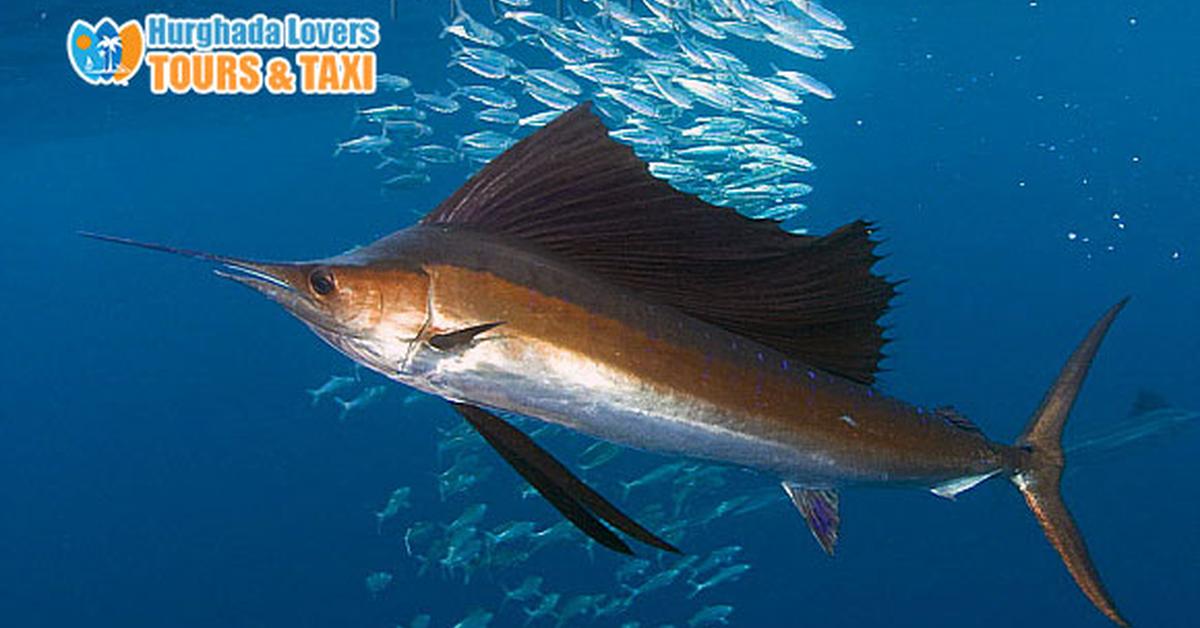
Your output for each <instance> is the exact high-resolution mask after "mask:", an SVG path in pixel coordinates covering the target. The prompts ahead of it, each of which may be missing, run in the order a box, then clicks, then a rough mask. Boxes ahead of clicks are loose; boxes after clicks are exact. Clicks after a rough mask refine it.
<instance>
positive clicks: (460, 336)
mask: <svg viewBox="0 0 1200 628" xmlns="http://www.w3.org/2000/svg"><path fill="white" fill-rule="evenodd" d="M503 324H504V321H497V322H494V323H484V324H482V325H474V326H472V327H467V328H465V329H459V330H455V331H451V332H447V333H444V334H435V335H434V336H433V337H431V338H430V339H429V345H430V346H431V347H433V348H434V349H437V350H438V351H453V350H455V349H458V348H461V347H464V346H466V345H469V344H471V343H472V342H475V338H476V336H478V335H479V334H482V333H484V332H486V331H491V330H493V329H495V328H497V327H499V326H501V325H503Z"/></svg>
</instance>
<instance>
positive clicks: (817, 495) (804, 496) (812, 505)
mask: <svg viewBox="0 0 1200 628" xmlns="http://www.w3.org/2000/svg"><path fill="white" fill-rule="evenodd" d="M783 490H784V491H786V492H787V495H788V497H789V498H791V500H792V504H794V505H795V506H796V509H797V510H799V511H800V514H801V515H804V521H805V522H807V523H808V529H809V530H811V531H812V534H813V538H815V539H817V543H819V544H820V545H821V549H823V550H825V553H826V554H829V555H830V556H833V551H834V549H836V547H837V541H838V527H839V526H840V525H841V523H842V517H841V515H840V514H838V493H837V491H835V490H833V489H814V488H805V487H803V486H801V485H799V484H795V483H792V482H784V483H783Z"/></svg>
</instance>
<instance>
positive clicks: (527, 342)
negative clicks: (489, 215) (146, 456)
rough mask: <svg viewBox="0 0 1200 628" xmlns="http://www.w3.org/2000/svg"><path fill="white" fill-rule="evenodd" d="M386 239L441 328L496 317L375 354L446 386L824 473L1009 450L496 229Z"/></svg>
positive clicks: (898, 477) (944, 475)
mask: <svg viewBox="0 0 1200 628" xmlns="http://www.w3.org/2000/svg"><path fill="white" fill-rule="evenodd" d="M852 228H855V229H857V228H859V226H857V225H856V226H854V227H852ZM860 235H861V239H862V240H863V241H865V235H866V234H865V231H861V232H860ZM858 239H860V238H858V237H855V238H851V239H850V240H849V241H853V240H858ZM376 247H378V248H379V249H385V248H386V249H390V250H393V251H404V253H402V254H407V255H414V256H415V257H416V258H418V259H420V260H422V264H423V266H422V268H423V269H424V272H425V273H426V275H427V277H428V281H429V288H428V290H429V298H428V300H427V303H428V308H429V311H428V315H427V324H428V333H430V334H431V336H437V335H438V334H442V333H447V332H453V331H455V330H462V329H472V328H475V327H477V326H479V325H481V324H488V323H493V322H498V323H500V324H498V325H496V326H495V327H492V328H490V329H488V330H486V331H481V332H480V333H479V334H477V335H474V336H473V337H472V338H471V340H470V342H465V343H463V344H461V345H459V346H456V347H453V348H449V349H439V348H437V347H435V346H433V345H430V344H425V345H419V346H417V347H415V348H413V350H412V351H411V353H408V354H407V355H406V356H405V357H404V358H402V359H401V360H399V361H398V362H397V361H395V360H390V361H389V362H388V364H391V365H394V366H395V368H392V369H385V368H379V367H380V366H381V365H376V367H377V368H379V370H380V371H381V372H383V373H384V374H385V375H388V376H389V377H392V378H394V379H397V380H400V381H402V382H404V383H406V384H409V385H411V386H413V387H415V388H418V389H421V390H424V391H426V392H430V393H433V394H436V395H439V396H441V397H445V398H447V399H452V400H460V401H465V402H469V403H475V404H480V405H484V406H488V407H492V408H500V409H504V410H507V411H512V412H516V413H519V414H524V415H528V416H533V417H537V418H540V419H543V420H546V421H550V422H554V423H558V424H561V425H564V426H567V427H570V428H572V429H575V430H578V431H580V432H584V433H587V434H589V435H592V436H595V437H598V438H603V439H606V440H609V441H613V442H616V443H620V444H623V445H628V446H632V447H637V448H641V449H648V450H653V451H659V452H664V453H676V454H684V455H688V456H693V457H698V458H705V459H709V460H714V461H719V462H726V463H732V464H736V465H740V466H745V467H751V468H755V469H759V470H762V471H765V472H768V473H771V474H773V475H775V476H777V477H779V478H781V479H783V480H787V481H791V482H796V483H800V484H804V485H805V486H814V487H826V488H833V487H836V486H840V485H843V484H847V483H876V482H880V483H900V482H904V483H912V484H918V485H925V486H929V487H931V488H932V487H936V486H940V485H943V484H944V483H946V482H948V481H952V480H955V479H959V478H963V477H973V476H978V475H981V474H987V473H989V472H992V471H994V470H996V469H999V468H1001V467H1002V465H1003V464H1004V462H1005V454H1006V452H1008V450H1009V448H1008V447H1005V446H1000V445H997V444H995V443H991V442H990V441H988V440H987V439H985V438H984V437H983V436H982V435H981V434H980V433H979V432H978V430H974V429H971V428H970V427H964V426H962V425H957V424H954V423H952V422H950V421H949V420H947V419H946V418H944V417H943V415H942V414H940V413H939V412H925V411H923V410H919V409H917V408H915V407H913V406H910V405H908V404H904V403H902V402H899V401H896V400H892V399H889V398H887V397H885V396H883V395H881V394H879V393H877V392H875V391H874V390H873V389H872V388H870V387H869V386H866V385H864V384H861V383H858V382H855V381H853V380H850V379H846V378H844V377H841V376H838V375H834V374H831V373H829V372H827V371H824V370H821V369H818V368H817V367H815V366H812V365H810V364H806V363H805V362H803V361H800V360H798V359H795V358H793V357H789V356H788V355H787V354H784V353H782V352H780V351H778V350H776V349H774V348H771V347H769V346H767V345H764V344H762V343H760V342H756V341H754V340H751V339H748V338H746V337H744V336H741V335H738V334H735V333H733V332H730V331H728V330H726V329H724V328H722V327H719V326H717V325H713V324H711V323H707V322H704V321H702V320H698V319H696V318H693V317H690V316H688V315H686V314H684V313H682V312H680V311H678V310H677V309H675V308H672V307H669V306H665V305H661V304H658V303H653V302H649V301H646V300H645V299H644V298H640V297H639V295H637V294H636V293H634V292H632V291H630V290H627V289H624V288H622V287H620V286H617V285H614V284H612V283H611V282H606V281H604V280H603V278H601V277H597V276H595V275H593V274H591V273H587V272H583V271H580V270H579V269H578V268H575V267H572V266H570V265H567V264H563V263H561V262H559V261H557V260H555V259H553V258H551V257H548V256H547V255H545V254H542V253H537V252H530V251H528V250H526V249H524V248H522V247H520V246H515V245H513V244H512V243H510V242H505V241H502V240H500V239H497V238H495V237H492V236H488V235H484V234H479V233H471V232H456V231H454V230H443V229H440V228H436V227H427V226H418V227H414V228H412V229H409V230H406V231H404V232H401V233H400V234H397V235H395V236H393V237H392V238H390V239H388V240H385V241H383V242H382V243H380V244H377V245H375V246H373V247H368V248H367V249H365V250H360V251H358V252H356V253H355V255H360V256H364V257H369V256H371V255H373V254H374V253H375V250H373V249H375V248H376ZM401 344H403V343H401ZM406 349H407V347H406V346H405V347H400V346H397V347H396V351H395V354H399V353H401V352H402V351H404V350H406Z"/></svg>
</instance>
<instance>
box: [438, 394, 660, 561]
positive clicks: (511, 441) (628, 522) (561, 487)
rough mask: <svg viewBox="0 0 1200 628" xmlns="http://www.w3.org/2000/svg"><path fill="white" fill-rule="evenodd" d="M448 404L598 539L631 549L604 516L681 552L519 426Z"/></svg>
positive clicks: (640, 536)
mask: <svg viewBox="0 0 1200 628" xmlns="http://www.w3.org/2000/svg"><path fill="white" fill-rule="evenodd" d="M451 405H453V406H454V409H455V410H456V411H458V413H459V414H460V415H462V417H463V418H464V419H466V420H467V422H468V423H470V424H471V427H474V428H475V430H476V431H477V432H479V434H480V436H483V438H484V440H486V441H487V442H488V444H489V445H491V446H492V447H493V448H494V449H495V450H496V452H497V453H499V454H500V456H501V457H503V458H504V460H505V461H506V462H508V464H509V465H511V466H512V468H513V469H514V470H516V472H517V473H519V474H521V477H523V478H525V480H526V481H527V482H529V484H530V485H531V486H533V488H535V489H537V491H538V493H541V495H542V496H543V497H545V498H546V500H547V501H549V502H550V505H552V506H554V508H555V509H557V510H558V511H559V512H560V513H562V514H563V516H564V517H566V518H567V520H569V521H570V522H571V523H572V524H574V525H575V527H577V528H579V529H580V531H582V532H583V533H584V534H587V535H588V536H589V537H591V538H592V539H595V541H596V542H597V543H600V544H601V545H603V546H605V547H607V548H609V549H611V550H613V551H616V552H620V553H622V554H632V553H633V551H632V550H631V549H630V548H629V546H628V545H627V544H626V543H625V542H624V541H622V540H621V539H620V538H619V537H618V536H617V535H616V534H615V533H613V531H612V530H611V529H609V528H608V526H605V525H604V523H602V522H601V520H603V521H604V522H607V523H608V524H609V525H611V526H612V527H614V528H616V529H617V530H620V531H621V532H624V533H625V534H628V535H629V536H631V537H633V538H635V539H637V540H638V541H641V542H642V543H645V544H647V545H650V546H652V547H656V548H658V549H661V550H665V551H668V552H675V553H679V550H678V549H677V548H676V547H675V546H673V545H671V544H670V543H667V542H666V541H664V540H662V539H661V538H659V537H657V536H655V535H654V533H652V532H650V531H649V530H647V529H646V528H644V527H642V526H641V525H640V524H638V523H637V522H636V521H634V520H633V519H631V518H630V517H629V516H628V515H626V514H625V513H623V512H621V511H620V510H618V509H617V507H616V506H613V505H612V503H611V502H609V501H608V500H607V499H605V498H604V496H602V495H600V494H599V493H597V492H596V491H594V490H592V488H591V487H589V486H588V485H587V484H584V483H583V481H582V480H580V479H579V478H577V477H575V475H574V474H572V473H571V471H570V470H569V469H567V468H566V467H565V466H563V464H562V463H561V462H559V461H558V460H557V459H555V458H554V456H552V455H550V453H549V452H547V451H546V450H545V449H542V448H541V447H540V446H539V445H538V444H537V443H535V442H533V439H531V438H529V437H528V436H526V435H525V434H524V433H523V432H521V430H518V429H517V428H515V427H513V426H512V425H509V424H508V422H506V421H505V420H503V419H501V418H500V417H498V416H496V415H494V414H492V413H490V412H488V411H487V410H484V409H482V408H480V407H478V406H473V405H469V404H463V403H452V404H451Z"/></svg>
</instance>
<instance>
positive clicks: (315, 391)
mask: <svg viewBox="0 0 1200 628" xmlns="http://www.w3.org/2000/svg"><path fill="white" fill-rule="evenodd" d="M358 381H359V379H358V374H357V372H356V373H355V374H354V375H331V376H330V377H329V380H328V381H326V382H325V383H324V384H321V385H320V386H319V387H317V388H312V389H309V390H307V391H305V392H307V393H308V394H309V395H310V396H311V397H312V404H311V405H314V406H315V405H317V403H318V402H320V401H321V399H324V398H325V397H328V396H329V395H332V394H333V393H336V392H337V391H339V390H342V389H343V388H347V387H349V386H353V385H354V384H357V383H358Z"/></svg>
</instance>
